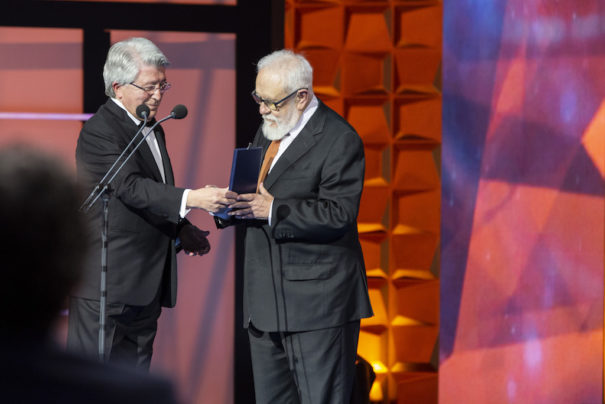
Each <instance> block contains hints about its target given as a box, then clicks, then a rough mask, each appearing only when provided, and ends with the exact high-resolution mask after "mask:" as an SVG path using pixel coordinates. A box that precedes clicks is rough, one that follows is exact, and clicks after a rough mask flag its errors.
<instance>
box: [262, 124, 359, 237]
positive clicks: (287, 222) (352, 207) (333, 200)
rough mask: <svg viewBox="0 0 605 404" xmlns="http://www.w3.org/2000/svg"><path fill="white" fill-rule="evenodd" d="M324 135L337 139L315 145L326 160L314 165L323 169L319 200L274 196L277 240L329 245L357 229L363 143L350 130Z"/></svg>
mask: <svg viewBox="0 0 605 404" xmlns="http://www.w3.org/2000/svg"><path fill="white" fill-rule="evenodd" d="M325 136H327V137H329V138H330V139H334V140H333V141H332V142H331V144H328V145H325V144H317V145H315V147H318V148H321V149H322V151H323V154H322V156H323V161H317V162H315V163H314V164H317V165H319V166H320V167H321V169H320V171H319V180H318V183H317V184H316V187H317V191H316V192H317V193H316V195H317V197H313V198H302V199H296V198H288V199H280V198H279V196H276V197H275V200H274V202H273V207H272V217H273V234H274V235H275V238H276V239H277V240H285V239H294V240H303V241H310V242H329V241H333V240H335V239H338V238H340V237H342V236H343V235H345V234H346V233H347V232H350V231H351V230H352V228H354V227H355V226H357V213H358V211H359V201H360V199H361V192H362V189H363V180H364V171H365V157H364V149H363V143H362V141H361V139H360V137H359V136H358V135H357V133H355V132H354V131H353V130H352V129H350V128H348V130H345V131H341V132H340V133H330V134H326V135H325ZM292 186H296V185H295V184H292ZM301 191H304V190H301ZM313 192H315V190H313Z"/></svg>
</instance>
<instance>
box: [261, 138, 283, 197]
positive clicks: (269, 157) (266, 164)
mask: <svg viewBox="0 0 605 404" xmlns="http://www.w3.org/2000/svg"><path fill="white" fill-rule="evenodd" d="M280 142H281V139H280V140H273V141H272V142H271V144H270V145H269V148H268V149H267V152H266V153H265V159H264V160H263V164H262V166H261V168H260V174H259V175H258V182H257V183H256V192H258V189H259V188H260V184H262V183H263V181H264V180H265V178H266V177H267V173H268V172H269V169H270V168H271V163H272V162H273V159H274V158H275V155H276V154H277V151H278V150H279V143H280Z"/></svg>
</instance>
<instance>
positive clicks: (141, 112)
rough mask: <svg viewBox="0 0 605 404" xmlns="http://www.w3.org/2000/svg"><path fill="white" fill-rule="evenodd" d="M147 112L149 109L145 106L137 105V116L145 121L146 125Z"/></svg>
mask: <svg viewBox="0 0 605 404" xmlns="http://www.w3.org/2000/svg"><path fill="white" fill-rule="evenodd" d="M149 112H150V111H149V107H148V106H147V105H145V104H141V105H139V106H138V107H137V110H136V113H137V116H138V117H139V118H141V119H143V120H145V123H147V118H149Z"/></svg>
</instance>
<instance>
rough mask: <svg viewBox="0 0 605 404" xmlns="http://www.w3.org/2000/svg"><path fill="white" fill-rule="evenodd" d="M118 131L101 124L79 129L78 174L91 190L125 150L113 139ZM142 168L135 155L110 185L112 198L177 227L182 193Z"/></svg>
mask: <svg viewBox="0 0 605 404" xmlns="http://www.w3.org/2000/svg"><path fill="white" fill-rule="evenodd" d="M119 130H120V127H119V125H112V124H111V123H106V122H102V121H101V122H99V121H96V122H94V123H92V122H91V125H85V126H84V128H83V129H82V133H81V135H80V139H79V140H78V148H77V151H76V155H77V161H78V166H79V167H78V171H79V172H80V175H81V176H84V177H87V178H83V180H84V182H85V183H86V184H88V185H89V186H90V189H92V187H93V186H94V185H96V183H97V182H98V181H99V180H100V179H101V178H102V177H103V175H104V174H105V173H106V172H107V170H108V169H109V167H111V165H112V164H113V162H114V161H115V160H116V159H117V158H118V156H119V155H120V153H121V152H122V150H123V149H124V148H125V147H126V143H124V142H122V141H120V140H119V139H116V135H115V134H116V132H117V131H119ZM118 133H119V132H118ZM133 134H134V133H133ZM142 164H144V163H143V162H142V159H141V158H140V156H138V153H135V155H134V156H133V157H132V158H131V159H130V160H129V161H128V162H127V163H126V165H125V166H124V167H123V168H122V170H121V171H120V173H119V174H118V175H117V177H116V178H115V179H114V180H113V181H112V187H113V189H114V191H115V196H116V197H117V198H118V199H119V200H120V201H121V202H122V203H124V204H125V205H127V206H129V207H130V208H133V209H137V210H140V211H143V212H150V213H152V214H153V215H155V216H159V217H160V218H163V219H165V220H168V221H170V222H173V223H178V221H179V218H180V217H179V208H180V203H181V198H182V195H183V192H184V189H182V188H175V187H174V186H172V185H167V184H164V183H162V182H158V181H155V180H154V179H152V178H150V177H149V175H148V174H146V173H145V172H144V168H143V167H142Z"/></svg>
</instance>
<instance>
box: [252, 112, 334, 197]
mask: <svg viewBox="0 0 605 404" xmlns="http://www.w3.org/2000/svg"><path fill="white" fill-rule="evenodd" d="M324 121H325V111H324V105H323V103H321V101H320V102H319V106H318V108H317V111H315V114H313V116H312V117H311V119H309V122H307V124H306V125H305V127H304V128H303V129H302V131H301V132H300V133H299V134H298V136H296V139H294V140H293V141H292V143H291V144H290V146H288V148H287V149H286V151H285V152H284V153H283V154H282V155H281V156H280V158H279V160H277V163H275V165H274V166H273V169H272V170H271V172H270V173H269V175H268V176H267V178H266V179H265V181H264V185H265V188H267V190H268V189H269V188H270V187H271V186H272V185H273V184H274V183H275V182H276V181H277V180H278V179H279V177H280V176H281V175H282V174H283V173H284V172H285V171H287V170H288V168H289V167H290V166H291V165H292V164H294V163H295V162H296V161H297V160H298V159H299V158H301V157H302V156H303V155H304V154H305V153H306V152H307V151H308V150H309V149H311V148H312V147H313V146H314V145H315V143H316V140H315V136H316V135H318V134H320V133H321V131H322V129H323V126H324Z"/></svg>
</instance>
